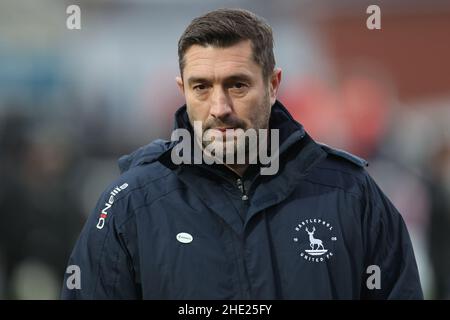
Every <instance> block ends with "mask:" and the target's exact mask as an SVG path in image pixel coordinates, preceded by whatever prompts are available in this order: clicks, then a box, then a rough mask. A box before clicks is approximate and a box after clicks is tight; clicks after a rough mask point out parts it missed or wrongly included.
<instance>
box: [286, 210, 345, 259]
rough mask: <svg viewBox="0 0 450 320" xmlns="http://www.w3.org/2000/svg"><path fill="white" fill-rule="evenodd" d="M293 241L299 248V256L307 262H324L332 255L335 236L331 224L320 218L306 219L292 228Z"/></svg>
mask: <svg viewBox="0 0 450 320" xmlns="http://www.w3.org/2000/svg"><path fill="white" fill-rule="evenodd" d="M294 230H295V234H294V237H293V241H294V243H296V244H297V245H298V246H299V248H300V253H299V254H300V257H302V258H304V259H305V260H306V261H309V262H317V263H320V262H324V261H326V260H328V259H330V258H331V257H333V255H334V252H333V248H334V242H335V241H337V237H336V236H335V234H334V230H333V226H332V225H331V224H330V223H329V222H327V221H325V220H322V219H317V218H315V219H306V220H304V221H301V222H300V223H299V224H298V225H296V226H295V228H294Z"/></svg>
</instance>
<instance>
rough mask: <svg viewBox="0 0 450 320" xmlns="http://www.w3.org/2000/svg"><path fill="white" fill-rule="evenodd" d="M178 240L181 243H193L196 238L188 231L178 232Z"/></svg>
mask: <svg viewBox="0 0 450 320" xmlns="http://www.w3.org/2000/svg"><path fill="white" fill-rule="evenodd" d="M177 240H178V241H179V242H181V243H191V242H192V240H194V238H193V237H192V236H191V235H190V234H189V233H186V232H180V233H179V234H177Z"/></svg>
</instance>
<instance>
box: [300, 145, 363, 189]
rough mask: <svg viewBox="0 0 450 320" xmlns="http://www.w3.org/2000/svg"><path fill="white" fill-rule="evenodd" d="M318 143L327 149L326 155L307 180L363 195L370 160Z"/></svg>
mask: <svg viewBox="0 0 450 320" xmlns="http://www.w3.org/2000/svg"><path fill="white" fill-rule="evenodd" d="M316 143H317V142H316ZM317 145H318V146H319V147H320V148H321V149H322V150H323V151H325V157H324V159H323V160H322V161H320V162H319V163H318V164H316V165H315V166H314V167H313V168H312V170H311V172H310V174H309V175H308V176H307V177H306V179H307V181H309V182H311V183H317V184H321V185H324V186H328V187H331V188H339V189H341V190H343V191H345V192H349V193H353V194H355V195H357V196H362V194H363V193H364V189H365V184H366V183H367V179H368V178H369V174H368V172H367V170H366V169H365V168H366V167H367V166H368V162H367V161H366V160H365V159H363V158H360V157H358V156H356V155H354V154H351V153H349V152H347V151H344V150H340V149H337V148H332V147H330V146H328V145H326V144H322V143H317Z"/></svg>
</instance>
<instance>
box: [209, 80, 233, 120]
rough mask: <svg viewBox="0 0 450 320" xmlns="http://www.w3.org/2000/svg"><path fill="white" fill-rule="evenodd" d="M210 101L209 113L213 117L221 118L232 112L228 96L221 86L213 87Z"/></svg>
mask: <svg viewBox="0 0 450 320" xmlns="http://www.w3.org/2000/svg"><path fill="white" fill-rule="evenodd" d="M210 103H211V107H210V110H209V113H210V114H211V116H212V117H214V118H217V119H223V118H226V117H227V116H228V115H229V114H230V113H231V112H232V107H231V101H230V97H229V96H228V95H227V93H226V92H225V91H224V90H223V88H215V89H214V91H213V93H212V95H211V100H210Z"/></svg>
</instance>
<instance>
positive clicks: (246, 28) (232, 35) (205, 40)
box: [178, 9, 275, 79]
mask: <svg viewBox="0 0 450 320" xmlns="http://www.w3.org/2000/svg"><path fill="white" fill-rule="evenodd" d="M243 40H250V41H251V44H252V50H253V59H254V61H255V62H256V63H257V64H258V65H259V66H261V69H262V74H263V77H264V78H265V79H267V78H268V77H269V76H270V75H271V74H272V72H273V70H274V68H275V57H274V55H273V35H272V28H271V27H270V25H269V24H268V23H267V22H266V21H265V20H264V19H263V18H261V17H259V16H257V15H256V14H254V13H252V12H250V11H247V10H244V9H218V10H214V11H211V12H208V13H206V14H204V15H202V16H200V17H197V18H195V19H194V20H192V22H191V23H190V24H189V26H188V27H187V28H186V30H185V31H184V32H183V34H182V35H181V37H180V40H179V41H178V63H179V65H180V72H181V75H182V74H183V69H184V66H185V61H184V55H185V53H186V51H187V50H188V49H189V48H190V47H191V46H193V45H195V44H197V45H201V46H204V47H206V46H208V45H211V46H214V47H218V48H226V47H230V46H232V45H235V44H236V43H238V42H240V41H243Z"/></svg>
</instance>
